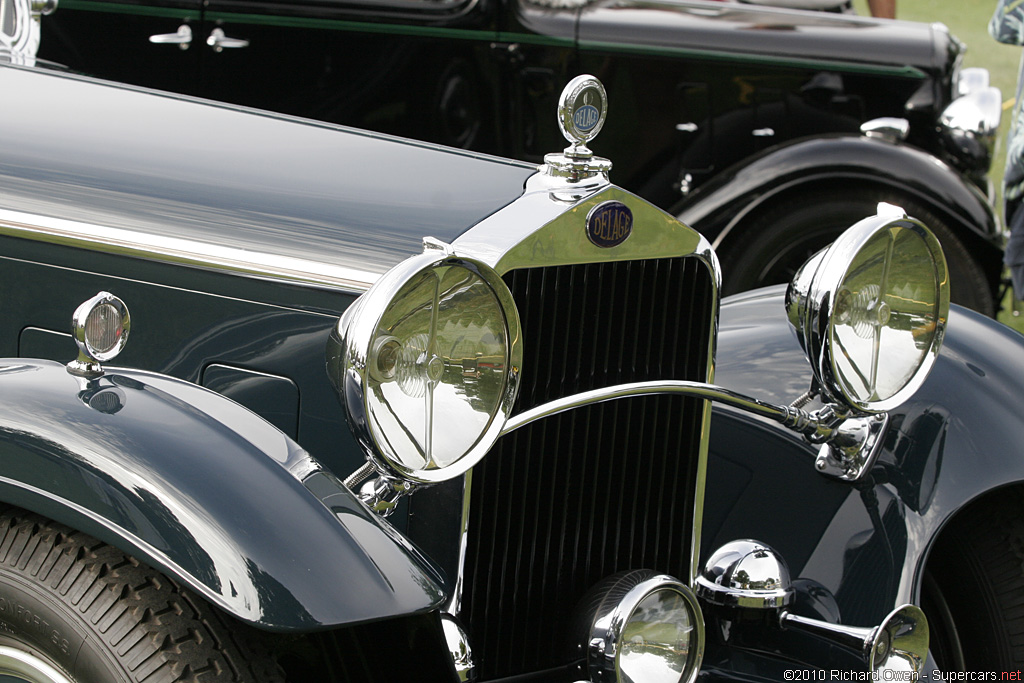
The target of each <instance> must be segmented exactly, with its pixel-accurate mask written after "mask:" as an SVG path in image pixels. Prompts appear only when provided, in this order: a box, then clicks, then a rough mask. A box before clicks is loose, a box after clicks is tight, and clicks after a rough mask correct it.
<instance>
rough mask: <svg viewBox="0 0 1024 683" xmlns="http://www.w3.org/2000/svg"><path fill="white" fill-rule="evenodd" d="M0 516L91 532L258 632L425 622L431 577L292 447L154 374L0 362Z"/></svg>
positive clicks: (208, 397) (231, 409)
mask: <svg viewBox="0 0 1024 683" xmlns="http://www.w3.org/2000/svg"><path fill="white" fill-rule="evenodd" d="M0 396H2V397H3V401H0V500H3V501H4V502H7V503H10V504H14V505H18V506H20V507H23V508H26V509H29V510H33V511H35V512H38V513H40V514H43V515H45V516H47V517H49V518H51V519H54V520H56V521H59V522H62V523H64V524H67V525H69V526H72V527H75V528H78V529H81V530H82V531H85V532H87V533H90V534H92V535H93V536H96V537H97V538H99V539H100V540H102V541H104V542H107V543H110V544H111V545H114V546H117V547H119V548H120V549H122V550H123V551H125V552H127V553H129V554H132V555H134V556H136V557H138V558H139V559H140V560H142V561H144V562H146V563H148V564H150V565H151V566H153V567H155V568H157V569H160V570H161V571H163V572H165V573H167V574H169V575H171V576H173V577H176V578H177V579H179V580H181V581H182V582H184V583H185V584H187V585H188V586H189V587H191V588H192V589H193V590H195V591H196V592H198V593H199V594H200V595H202V596H203V597H204V598H206V599H207V600H208V601H210V602H211V603H213V604H216V605H218V606H219V607H221V608H223V609H224V610H226V611H227V612H229V613H231V614H233V615H234V616H236V617H238V618H239V619H242V620H243V621H246V622H249V623H251V624H253V625H256V626H259V627H262V628H268V629H274V630H306V629H314V628H322V627H327V626H335V625H340V624H347V623H355V622H363V621H369V620H374V619H382V618H385V617H390V616H396V615H400V614H409V613H414V612H420V611H425V610H428V609H431V608H432V607H434V606H435V605H437V604H439V603H440V602H441V601H442V600H443V598H444V595H443V592H442V590H441V589H440V588H439V581H440V580H439V578H438V577H437V576H436V574H434V572H433V570H432V569H431V568H430V565H429V563H428V562H427V561H426V560H425V559H423V558H422V557H420V556H419V555H418V553H417V552H416V551H415V549H413V548H412V547H411V546H410V545H409V544H408V543H407V542H406V541H405V540H404V539H402V537H401V536H400V535H399V534H397V532H395V531H394V530H393V529H392V528H391V527H390V526H388V525H387V524H386V523H384V522H382V521H380V520H379V519H377V518H376V517H375V516H374V515H372V514H371V513H369V511H368V510H366V508H365V507H364V506H363V505H362V504H361V503H360V502H359V501H357V500H356V499H355V498H354V497H353V496H352V494H351V492H350V491H349V490H348V489H346V488H345V487H344V486H343V485H342V484H341V482H339V481H338V480H337V478H335V477H334V476H333V475H331V474H329V473H328V472H326V471H324V470H322V469H321V468H320V467H319V465H318V464H317V462H316V461H315V460H313V458H312V457H311V456H309V454H307V453H306V452H305V451H304V450H302V449H301V448H300V447H299V446H298V445H297V444H295V443H294V442H293V441H291V440H290V439H289V438H288V437H287V436H285V435H284V434H282V433H281V432H279V431H278V430H277V429H276V428H274V427H273V426H271V425H270V424H269V423H267V422H265V421H264V420H263V419H262V418H259V417H258V416H256V415H254V414H253V413H250V412H249V411H248V410H246V409H245V408H243V407H241V406H239V405H238V404H236V403H234V402H232V401H230V400H228V399H226V398H224V397H222V396H220V395H219V394H216V393H214V392H212V391H208V390H206V389H203V388H201V387H198V386H195V385H193V384H190V383H187V382H183V381H180V380H176V379H173V378H169V377H166V376H162V375H157V374H154V373H146V372H141V371H134V370H124V369H112V370H108V372H107V373H106V374H105V375H103V376H102V377H99V378H97V379H92V380H87V379H84V378H80V377H76V376H73V375H71V374H69V373H68V372H67V370H66V369H65V368H64V366H63V365H60V364H57V363H52V362H49V361H38V360H25V359H3V360H0Z"/></svg>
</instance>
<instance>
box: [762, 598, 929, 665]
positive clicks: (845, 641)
mask: <svg viewBox="0 0 1024 683" xmlns="http://www.w3.org/2000/svg"><path fill="white" fill-rule="evenodd" d="M779 623H780V624H781V626H782V628H784V629H793V630H799V631H804V632H805V633H810V634H811V635H814V636H816V637H818V638H821V639H822V640H826V641H828V642H830V643H835V644H837V645H841V646H843V647H846V648H848V649H850V650H853V651H854V652H857V653H858V654H859V655H860V657H861V659H862V660H863V661H864V662H865V663H866V664H867V665H868V671H870V672H871V673H874V674H882V673H883V672H885V673H890V674H891V673H894V672H899V673H907V674H920V673H921V670H922V669H923V668H924V663H925V659H926V657H927V655H928V640H929V633H928V619H927V618H926V617H925V615H924V612H922V611H921V608H919V607H917V606H915V605H902V606H900V607H897V608H896V609H894V610H893V611H892V612H890V613H889V615H888V616H887V617H886V618H885V619H884V620H883V621H882V623H881V624H879V625H878V626H875V627H874V628H871V627H866V628H858V627H854V626H840V625H838V624H830V623H828V622H824V621H818V620H817V619H808V618H807V617H801V616H797V615H795V614H791V613H790V612H786V611H783V612H782V613H781V614H780V615H779ZM878 680H917V676H916V675H915V676H914V678H912V679H910V678H907V679H904V678H898V679H897V678H891V677H888V676H887V677H881V678H879V679H878Z"/></svg>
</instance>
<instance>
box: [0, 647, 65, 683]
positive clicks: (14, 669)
mask: <svg viewBox="0 0 1024 683" xmlns="http://www.w3.org/2000/svg"><path fill="white" fill-rule="evenodd" d="M0 677H2V678H8V677H10V678H14V679H15V680H19V681H27V683H74V681H72V680H71V679H70V678H68V677H67V676H65V675H64V674H63V673H62V672H60V671H58V670H57V669H55V668H54V667H53V666H52V665H50V664H48V663H46V662H45V661H43V660H42V659H40V658H39V657H36V656H35V655H33V654H31V653H29V652H26V651H24V650H19V649H17V648H14V647H8V646H0Z"/></svg>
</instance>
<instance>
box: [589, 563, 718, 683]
mask: <svg viewBox="0 0 1024 683" xmlns="http://www.w3.org/2000/svg"><path fill="white" fill-rule="evenodd" d="M609 578H610V579H611V578H613V577H609ZM631 580H636V581H637V583H636V584H635V585H633V586H631V587H629V588H628V589H627V590H626V591H625V593H624V594H623V595H622V596H621V597H617V593H618V592H620V587H619V584H620V583H623V582H629V581H631ZM662 590H672V591H674V592H675V593H676V594H678V595H679V596H680V597H682V598H683V602H684V604H685V605H686V608H687V610H688V611H689V614H690V618H691V621H692V623H693V629H694V632H693V638H692V641H691V647H692V648H693V653H692V654H691V655H690V656H689V658H688V661H687V664H686V668H685V669H684V671H683V673H682V675H681V677H680V683H692V681H693V680H694V679H695V678H696V676H697V674H698V673H699V671H700V665H701V662H702V661H703V657H704V643H705V635H704V615H703V611H702V610H701V608H700V603H699V602H698V600H697V596H696V595H695V594H694V592H693V591H692V590H691V589H690V588H689V587H688V586H687V585H686V584H685V583H683V582H682V581H680V580H679V579H677V578H675V577H673V576H670V575H668V574H660V573H657V572H655V571H653V570H634V571H631V572H624V573H623V574H622V575H620V576H618V578H617V579H615V580H614V581H613V582H612V583H610V585H609V586H608V588H607V589H606V591H605V592H604V595H603V597H602V599H601V602H600V604H599V605H598V607H597V611H596V613H595V614H594V616H593V618H592V620H591V625H590V629H589V633H588V639H587V642H586V643H585V649H586V666H587V672H588V674H589V675H590V680H592V681H595V682H599V683H621V681H622V680H623V678H622V676H621V674H620V672H621V665H620V656H621V654H622V642H623V641H622V636H623V635H624V633H625V629H626V626H627V624H628V623H629V620H630V618H631V617H632V616H633V615H634V614H635V613H636V611H637V609H638V608H639V607H640V604H641V603H642V602H643V601H644V600H645V599H646V598H648V597H650V596H651V595H654V594H655V593H657V592H658V591H662ZM610 598H616V599H614V600H610ZM609 603H610V604H609Z"/></svg>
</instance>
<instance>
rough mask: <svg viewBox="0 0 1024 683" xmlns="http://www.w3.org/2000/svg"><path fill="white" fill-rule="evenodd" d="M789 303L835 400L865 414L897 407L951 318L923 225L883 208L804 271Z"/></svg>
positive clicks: (933, 243) (945, 286)
mask: <svg viewBox="0 0 1024 683" xmlns="http://www.w3.org/2000/svg"><path fill="white" fill-rule="evenodd" d="M786 308H787V313H788V315H789V320H790V323H791V324H792V325H793V327H794V329H795V330H796V333H797V338H798V339H799V341H800V344H801V346H802V347H803V348H804V351H805V352H806V353H807V356H808V359H809V360H810V362H811V367H812V370H813V371H814V375H815V378H816V379H817V381H818V383H819V385H820V388H821V390H822V391H823V392H824V393H825V395H826V397H827V399H828V400H829V401H832V402H834V403H840V404H843V405H847V406H849V407H850V409H851V410H854V411H856V412H859V413H861V414H868V413H877V412H883V411H886V410H890V409H892V408H894V407H896V406H898V405H899V404H901V403H903V401H905V400H906V399H907V398H909V397H910V396H911V395H912V394H913V393H914V392H915V391H917V389H918V387H920V386H921V384H922V383H923V382H924V380H925V378H926V377H927V375H928V373H929V371H930V369H931V366H932V364H933V363H934V362H935V359H936V358H937V357H938V352H939V349H940V347H941V346H942V338H943V336H944V334H945V328H946V322H947V320H948V318H949V277H948V273H947V270H946V259H945V257H944V256H943V254H942V248H941V247H940V246H939V242H938V240H937V239H936V238H935V236H934V235H932V233H931V232H930V231H929V230H928V229H927V228H926V227H925V226H924V225H922V224H921V223H919V222H917V221H915V220H913V219H909V218H907V217H906V214H904V213H903V210H902V209H899V208H898V207H892V206H890V205H880V206H879V215H877V216H873V217H871V218H867V219H865V220H863V221H861V222H860V223H857V224H856V225H855V226H853V227H852V228H850V229H849V230H847V231H846V232H845V233H843V235H841V236H840V237H839V239H837V240H836V241H835V243H833V245H832V246H831V247H829V248H828V249H827V250H825V251H823V252H821V253H819V254H818V255H816V256H815V257H813V258H812V259H811V260H810V261H808V262H807V263H806V264H805V265H804V266H803V267H802V268H801V269H800V270H799V271H798V272H797V274H796V276H795V277H794V278H793V281H792V283H791V284H790V286H789V290H788V291H787V292H786Z"/></svg>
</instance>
